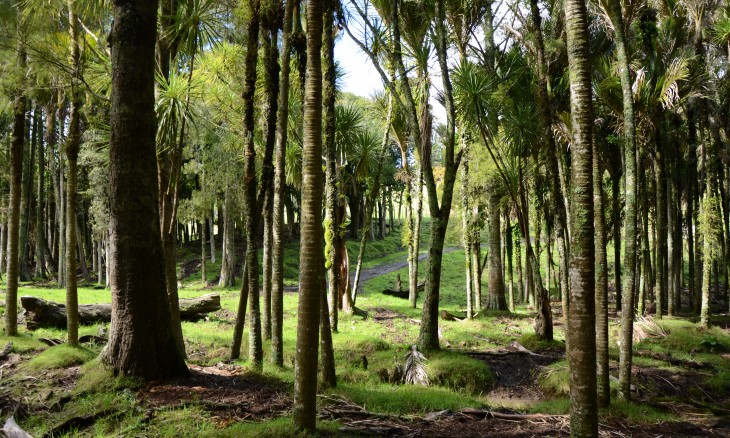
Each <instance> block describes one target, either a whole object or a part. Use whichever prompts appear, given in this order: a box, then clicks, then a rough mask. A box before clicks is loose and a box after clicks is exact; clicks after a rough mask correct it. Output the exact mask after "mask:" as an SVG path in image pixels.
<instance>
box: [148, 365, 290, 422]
mask: <svg viewBox="0 0 730 438" xmlns="http://www.w3.org/2000/svg"><path fill="white" fill-rule="evenodd" d="M189 368H190V372H191V377H190V378H189V379H181V380H178V381H174V382H169V383H165V384H161V385H148V386H146V387H145V388H143V389H141V390H140V391H139V393H138V394H137V396H138V398H139V400H140V402H141V403H142V405H143V406H144V407H146V408H148V409H151V410H153V411H154V409H157V408H162V407H164V408H174V407H179V406H183V405H187V404H198V405H200V406H202V407H203V408H204V409H206V410H208V411H210V412H212V413H213V414H214V415H215V416H217V417H218V418H221V419H228V418H235V419H236V420H238V421H241V420H258V421H261V420H266V419H270V418H273V417H278V416H281V415H283V414H285V413H286V412H288V411H289V410H290V409H291V404H292V401H291V395H290V392H291V391H290V389H289V388H287V387H286V386H285V385H283V384H281V383H279V382H275V381H272V380H268V379H265V378H263V377H260V376H255V375H254V376H252V375H243V374H242V368H241V367H237V366H233V365H224V364H219V365H217V366H213V367H200V366H197V365H190V366H189Z"/></svg>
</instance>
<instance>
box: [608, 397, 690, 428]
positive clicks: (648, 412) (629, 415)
mask: <svg viewBox="0 0 730 438" xmlns="http://www.w3.org/2000/svg"><path fill="white" fill-rule="evenodd" d="M602 414H603V415H605V417H607V418H623V419H626V420H630V421H633V422H635V423H649V424H651V423H659V422H672V421H678V420H679V417H678V416H677V415H676V414H675V413H673V412H669V411H665V410H660V409H657V408H655V407H652V406H650V405H647V404H644V403H635V402H628V401H625V400H619V399H617V398H614V399H613V400H611V405H610V406H609V407H608V408H606V409H603V410H602Z"/></svg>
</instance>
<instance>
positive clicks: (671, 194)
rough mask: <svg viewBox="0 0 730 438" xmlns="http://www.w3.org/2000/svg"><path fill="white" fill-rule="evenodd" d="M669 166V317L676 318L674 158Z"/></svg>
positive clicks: (670, 160) (667, 182)
mask: <svg viewBox="0 0 730 438" xmlns="http://www.w3.org/2000/svg"><path fill="white" fill-rule="evenodd" d="M667 160H668V161H669V165H668V166H667V181H666V184H667V200H666V203H667V213H666V214H667V316H674V297H675V294H676V290H675V287H676V281H675V280H676V275H675V267H676V266H675V263H674V259H675V257H676V253H675V250H676V246H675V241H674V240H675V226H676V225H675V222H676V218H675V212H674V183H673V181H672V180H673V176H674V175H673V173H674V172H673V171H672V162H673V161H674V160H673V159H672V157H667Z"/></svg>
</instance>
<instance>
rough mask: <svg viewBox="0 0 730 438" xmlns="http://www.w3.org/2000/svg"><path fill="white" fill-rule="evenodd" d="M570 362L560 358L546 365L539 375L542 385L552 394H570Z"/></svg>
mask: <svg viewBox="0 0 730 438" xmlns="http://www.w3.org/2000/svg"><path fill="white" fill-rule="evenodd" d="M568 377H569V375H568V362H567V361H566V360H559V361H557V362H555V363H553V364H550V365H548V366H547V367H545V368H544V369H543V370H542V371H541V372H540V375H539V376H538V382H539V384H540V387H541V388H542V389H543V390H545V391H548V392H550V393H552V394H556V395H568V394H570V382H569V379H568Z"/></svg>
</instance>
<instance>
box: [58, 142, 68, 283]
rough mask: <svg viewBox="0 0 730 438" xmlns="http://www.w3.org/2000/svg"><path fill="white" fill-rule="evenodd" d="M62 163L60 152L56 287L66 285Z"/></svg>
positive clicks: (64, 199) (64, 207) (64, 201)
mask: <svg viewBox="0 0 730 438" xmlns="http://www.w3.org/2000/svg"><path fill="white" fill-rule="evenodd" d="M63 175H64V165H63V158H62V157H61V154H59V155H58V199H57V202H58V203H57V205H58V207H57V208H56V214H57V215H58V287H64V288H65V287H66V260H65V258H64V257H65V254H66V197H65V196H64V190H63V187H64V178H63Z"/></svg>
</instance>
